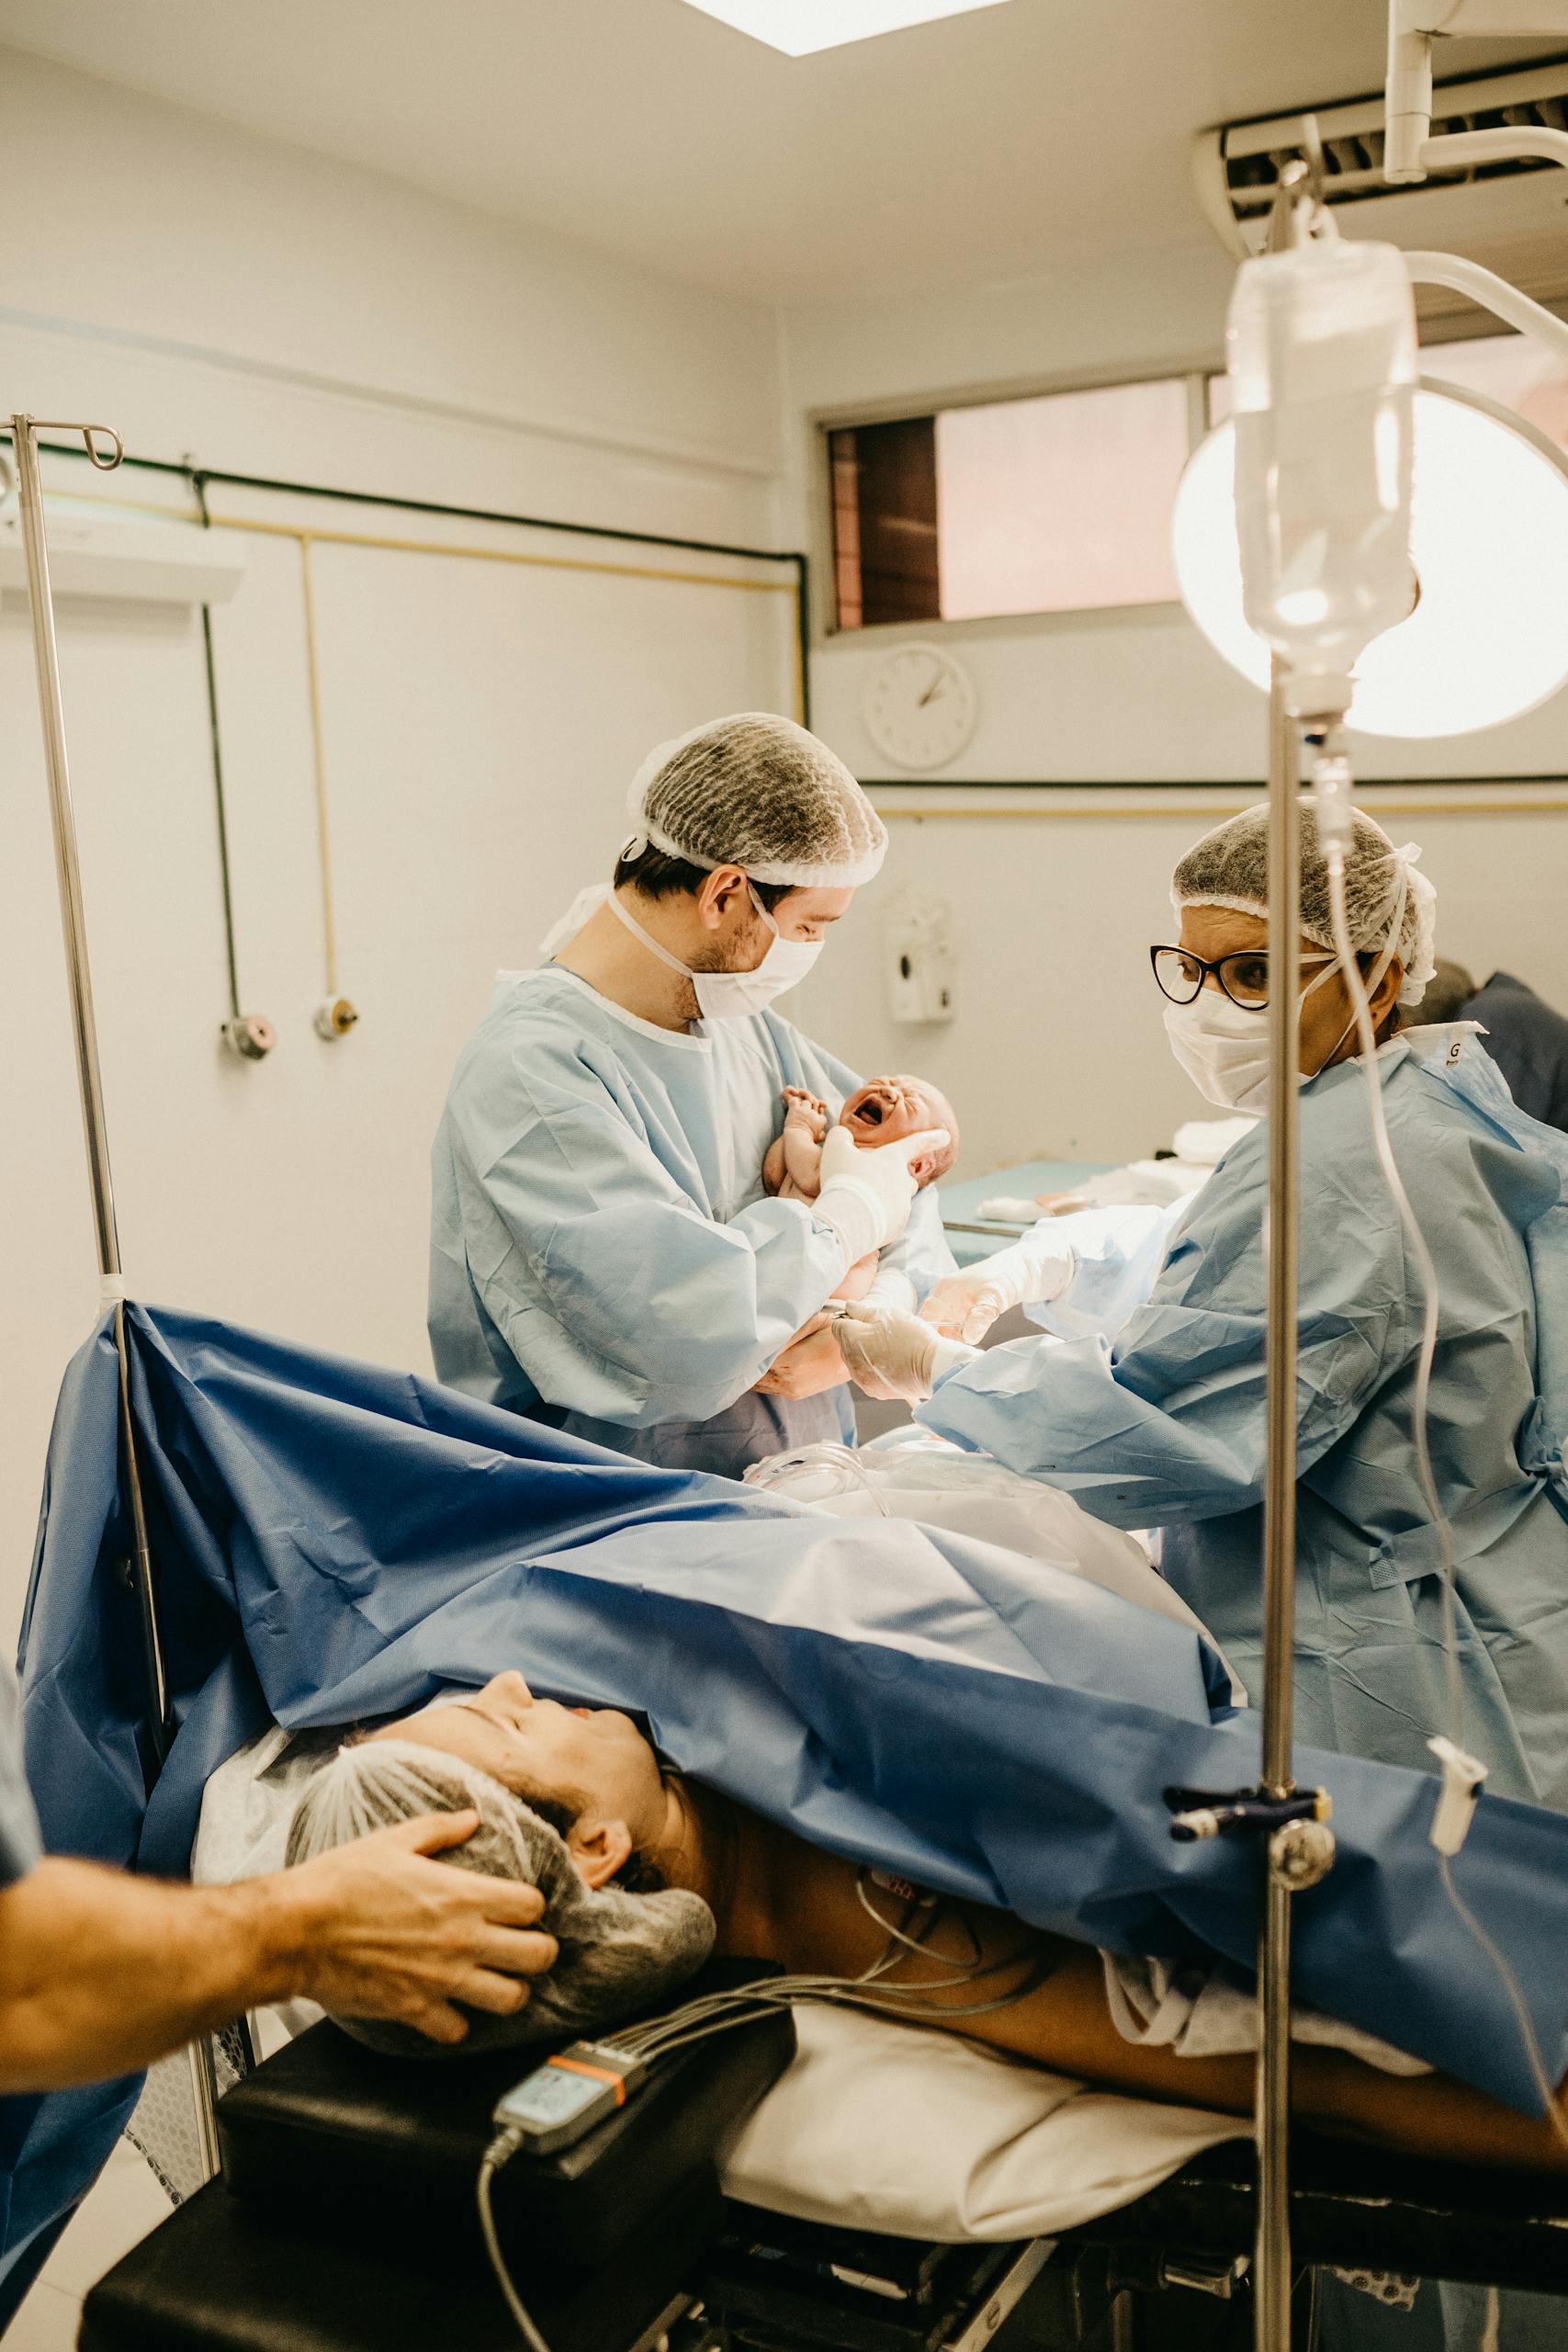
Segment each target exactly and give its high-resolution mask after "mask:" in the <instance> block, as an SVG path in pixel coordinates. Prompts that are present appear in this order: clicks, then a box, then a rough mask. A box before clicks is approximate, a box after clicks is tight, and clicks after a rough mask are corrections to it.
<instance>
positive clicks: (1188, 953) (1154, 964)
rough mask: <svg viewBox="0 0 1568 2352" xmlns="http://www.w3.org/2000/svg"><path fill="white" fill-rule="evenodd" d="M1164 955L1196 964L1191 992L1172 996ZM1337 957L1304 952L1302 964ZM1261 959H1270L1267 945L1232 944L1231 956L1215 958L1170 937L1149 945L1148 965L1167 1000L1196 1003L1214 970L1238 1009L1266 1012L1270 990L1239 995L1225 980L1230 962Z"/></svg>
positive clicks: (1331, 960)
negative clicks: (1161, 969)
mask: <svg viewBox="0 0 1568 2352" xmlns="http://www.w3.org/2000/svg"><path fill="white" fill-rule="evenodd" d="M1161 956H1183V957H1185V959H1186V961H1187V962H1188V963H1189V964H1196V965H1197V967H1198V985H1197V987H1196V988H1195V989H1193V990H1192V993H1191V995H1190V996H1173V995H1172V994H1171V991H1170V990H1169V989H1168V988H1167V987H1166V984H1165V982H1164V981H1163V980H1162V979H1161V978H1160V973H1159V959H1160V957H1161ZM1259 961H1261V962H1262V963H1263V964H1264V965H1265V966H1267V964H1268V961H1269V950H1268V949H1267V948H1266V947H1233V948H1232V950H1231V952H1230V954H1229V955H1228V956H1214V957H1213V960H1212V961H1211V960H1210V959H1209V958H1208V957H1207V956H1195V955H1194V954H1193V953H1192V950H1191V949H1190V947H1178V946H1173V945H1172V944H1170V943H1169V942H1165V943H1163V944H1156V945H1155V946H1153V947H1151V948H1150V949H1149V969H1150V970H1151V971H1152V972H1153V974H1154V976H1155V986H1156V989H1158V990H1159V992H1160V994H1161V996H1163V997H1164V998H1165V1000H1166V1001H1167V1003H1168V1004H1196V1003H1197V1001H1198V999H1199V998H1200V997H1201V995H1202V993H1203V989H1204V988H1205V986H1206V984H1207V982H1208V979H1209V976H1210V974H1211V973H1213V977H1214V978H1215V979H1216V980H1218V982H1219V984H1220V987H1221V989H1222V990H1223V991H1224V995H1225V996H1226V998H1227V999H1228V1000H1229V1001H1230V1002H1231V1003H1232V1004H1234V1005H1235V1008H1236V1010H1237V1012H1268V1010H1269V997H1268V992H1267V990H1265V992H1264V994H1263V995H1262V996H1260V997H1258V996H1250V997H1239V996H1236V995H1235V993H1234V992H1233V991H1232V989H1231V988H1230V986H1229V983H1228V982H1227V981H1226V978H1225V966H1226V965H1227V964H1256V963H1258V962H1259ZM1336 961H1337V958H1336V957H1335V956H1303V957H1302V961H1301V968H1302V969H1303V970H1305V969H1306V968H1307V967H1309V966H1311V965H1313V964H1332V963H1334V962H1336Z"/></svg>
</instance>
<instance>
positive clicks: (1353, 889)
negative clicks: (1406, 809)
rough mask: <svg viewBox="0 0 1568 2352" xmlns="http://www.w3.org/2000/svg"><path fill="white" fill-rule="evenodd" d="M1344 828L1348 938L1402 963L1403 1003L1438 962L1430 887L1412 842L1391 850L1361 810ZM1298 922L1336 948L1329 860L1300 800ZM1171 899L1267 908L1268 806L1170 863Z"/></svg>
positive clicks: (1421, 988)
mask: <svg viewBox="0 0 1568 2352" xmlns="http://www.w3.org/2000/svg"><path fill="white" fill-rule="evenodd" d="M1351 821H1352V827H1353V831H1352V835H1351V842H1350V847H1349V850H1348V854H1347V855H1346V859H1345V905H1346V912H1347V914H1348V918H1349V926H1350V939H1351V944H1353V945H1354V946H1355V948H1356V949H1357V950H1358V952H1359V953H1365V954H1371V955H1381V954H1382V950H1383V949H1384V948H1385V947H1389V946H1390V945H1391V944H1392V948H1393V954H1394V955H1396V956H1398V957H1399V959H1400V962H1401V963H1402V964H1403V966H1404V985H1403V987H1402V988H1401V989H1400V991H1399V1001H1400V1003H1401V1004H1419V1003H1420V1001H1421V999H1422V997H1423V995H1424V994H1425V992H1426V988H1427V981H1428V980H1429V979H1430V978H1432V975H1433V973H1434V972H1435V971H1436V969H1437V965H1436V962H1435V960H1434V955H1433V949H1434V945H1435V943H1436V939H1437V929H1438V921H1437V907H1438V894H1437V891H1436V890H1435V889H1434V888H1433V887H1432V885H1431V883H1430V882H1428V881H1427V876H1425V875H1424V874H1423V873H1421V872H1420V870H1419V868H1418V867H1417V865H1416V860H1417V859H1418V858H1419V856H1420V854H1421V853H1420V851H1419V849H1417V847H1416V843H1415V842H1405V844H1404V847H1403V848H1402V849H1395V847H1394V845H1393V842H1392V841H1390V839H1389V837H1388V835H1387V834H1386V833H1385V832H1384V831H1383V829H1382V826H1381V825H1378V824H1374V823H1373V821H1372V820H1371V817H1369V816H1368V815H1367V814H1366V812H1365V810H1364V809H1354V810H1353V811H1352V812H1351ZM1301 825H1302V886H1301V918H1300V919H1301V929H1302V933H1303V937H1304V938H1307V939H1310V940H1312V941H1313V942H1314V944H1316V945H1317V946H1319V947H1325V948H1326V949H1327V950H1328V952H1329V954H1330V955H1332V954H1333V953H1334V923H1333V919H1332V916H1331V914H1330V911H1329V903H1328V863H1327V860H1326V859H1325V856H1324V854H1323V850H1322V847H1321V846H1320V844H1319V842H1318V838H1317V820H1316V818H1315V816H1314V813H1313V810H1312V809H1311V807H1310V805H1309V804H1308V803H1306V802H1304V801H1303V804H1302V812H1301ZM1170 899H1171V904H1172V905H1173V906H1174V907H1175V909H1176V910H1177V912H1178V913H1180V911H1181V910H1182V908H1183V907H1230V908H1232V909H1234V910H1235V912H1236V913H1237V914H1244V915H1261V916H1265V917H1266V916H1267V915H1268V912H1269V810H1268V808H1267V807H1266V806H1261V807H1258V808H1257V809H1243V810H1242V812H1241V814H1240V815H1239V816H1238V817H1228V818H1227V819H1226V820H1225V821H1224V824H1223V825H1216V826H1215V828H1214V830H1213V832H1212V833H1205V834H1204V836H1203V838H1202V840H1201V842H1196V843H1194V845H1193V847H1192V848H1191V849H1190V850H1189V851H1188V853H1187V854H1186V856H1185V857H1184V858H1183V859H1182V861H1181V863H1180V865H1179V866H1178V867H1177V869H1176V875H1175V878H1174V879H1173V881H1172V883H1171V886H1170Z"/></svg>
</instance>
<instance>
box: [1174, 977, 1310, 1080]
mask: <svg viewBox="0 0 1568 2352" xmlns="http://www.w3.org/2000/svg"><path fill="white" fill-rule="evenodd" d="M1337 964H1338V958H1337V956H1335V957H1331V958H1330V959H1329V961H1328V962H1327V963H1326V964H1325V967H1324V968H1323V970H1322V971H1321V972H1319V974H1318V975H1317V978H1315V979H1314V980H1309V981H1308V983H1307V985H1306V987H1305V988H1304V989H1303V991H1302V998H1301V1001H1302V1003H1303V1004H1304V1003H1305V1002H1306V1001H1307V998H1308V997H1309V996H1310V995H1311V994H1312V992H1313V989H1316V988H1321V987H1322V986H1323V983H1324V981H1325V980H1326V979H1327V978H1328V977H1329V975H1330V973H1332V972H1333V971H1335V970H1336V969H1337ZM1299 1017H1300V1016H1299V1014H1298V1018H1299ZM1165 1034H1166V1035H1167V1036H1168V1038H1169V1039H1170V1050H1171V1052H1172V1053H1173V1054H1174V1055H1175V1056H1176V1058H1177V1060H1178V1061H1179V1063H1180V1064H1181V1067H1182V1069H1184V1070H1185V1071H1186V1072H1187V1075H1188V1077H1189V1078H1190V1080H1192V1083H1193V1085H1194V1086H1195V1087H1196V1088H1197V1089H1198V1091H1199V1093H1200V1094H1201V1095H1202V1096H1203V1097H1204V1099H1205V1101H1207V1102H1210V1103H1213V1104H1214V1105H1215V1107H1216V1108H1217V1109H1219V1110H1222V1111H1250V1112H1262V1111H1266V1110H1267V1109H1268V1107H1269V1015H1268V1013H1267V1012H1263V1011H1258V1012H1248V1011H1247V1007H1246V1006H1245V1005H1241V1004H1233V1003H1232V1002H1231V1000H1230V998H1229V997H1228V996H1226V995H1225V994H1224V990H1223V989H1211V988H1201V989H1199V991H1198V993H1197V995H1196V996H1195V997H1194V998H1193V1000H1192V1001H1191V1003H1190V1004H1168V1005H1167V1006H1166V1008H1165ZM1336 1051H1337V1047H1336ZM1308 1075H1310V1073H1308V1072H1305V1071H1303V1072H1302V1073H1301V1074H1300V1075H1299V1076H1298V1078H1297V1081H1296V1082H1297V1084H1298V1085H1300V1086H1304V1085H1305V1084H1306V1081H1307V1077H1308Z"/></svg>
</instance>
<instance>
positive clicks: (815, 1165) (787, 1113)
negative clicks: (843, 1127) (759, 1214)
mask: <svg viewBox="0 0 1568 2352" xmlns="http://www.w3.org/2000/svg"><path fill="white" fill-rule="evenodd" d="M827 1132H828V1106H827V1104H826V1103H818V1100H817V1097H816V1096H815V1095H814V1094H808V1093H807V1091H806V1089H805V1088H804V1087H803V1086H786V1087H785V1088H784V1132H783V1134H782V1135H781V1136H779V1137H778V1140H777V1141H776V1142H775V1143H773V1144H771V1145H770V1146H769V1148H768V1157H767V1159H765V1160H764V1161H763V1162H762V1182H764V1184H767V1183H768V1168H769V1164H770V1162H772V1161H773V1154H774V1153H775V1152H777V1154H778V1155H779V1159H780V1161H781V1162H782V1168H783V1172H782V1174H781V1177H780V1181H779V1182H778V1183H777V1184H776V1185H773V1184H769V1185H768V1189H769V1191H770V1192H778V1193H783V1195H784V1198H785V1199H786V1200H793V1201H814V1200H815V1199H816V1198H817V1195H818V1193H819V1192H820V1191H821V1189H822V1139H823V1137H824V1136H826V1134H827Z"/></svg>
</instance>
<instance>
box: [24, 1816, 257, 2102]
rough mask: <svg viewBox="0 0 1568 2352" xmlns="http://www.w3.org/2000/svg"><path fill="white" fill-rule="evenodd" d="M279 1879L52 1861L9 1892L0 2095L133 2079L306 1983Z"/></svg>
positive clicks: (44, 1863) (41, 1865) (41, 1864)
mask: <svg viewBox="0 0 1568 2352" xmlns="http://www.w3.org/2000/svg"><path fill="white" fill-rule="evenodd" d="M296 1931H297V1923H296V1922H295V1921H294V1918H293V1915H292V1909H291V1906H290V1905H289V1904H288V1900H287V1895H286V1894H280V1892H279V1889H278V1883H277V1882H276V1881H268V1882H262V1881H257V1882H255V1883H254V1884H252V1885H250V1886H244V1885H242V1886H235V1887H212V1888H207V1887H202V1888H194V1887H185V1886H172V1885H164V1884H160V1883H157V1882H156V1881H152V1880H147V1879H136V1878H132V1877H130V1876H128V1875H127V1874H125V1873H124V1872H121V1871H108V1870H101V1869H99V1868H97V1867H96V1865H95V1864H92V1863H89V1862H73V1861H55V1860H51V1861H44V1862H40V1863H39V1866H38V1867H37V1869H36V1870H34V1871H30V1872H29V1873H28V1876H27V1877H26V1878H24V1879H21V1880H19V1881H18V1882H17V1883H16V1884H15V1885H14V1886H11V1887H8V1888H6V1890H5V1892H4V1894H3V1895H0V2092H12V2091H28V2090H53V2089H57V2088H60V2087H62V2086H66V2085H69V2084H73V2083H85V2082H92V2081H96V2080H99V2079H102V2078H104V2077H107V2076H111V2075H120V2074H127V2073H130V2072H131V2071H132V2070H134V2069H135V2068H136V2067H139V2066H143V2065H146V2064H149V2063H150V2062H151V2061H152V2059H154V2058H158V2057H161V2056H163V2055H164V2052H167V2051H170V2050H173V2049H176V2048H177V2047H178V2046H179V2045H180V2043H181V2042H183V2041H188V2040H189V2039H190V2037H191V2036H192V2035H193V2034H197V2033H200V2032H203V2031H207V2030H210V2029H212V2028H213V2027H216V2026H219V2025H221V2024H223V2023H224V2022H225V2021H226V2020H227V2019H228V2018H231V2017H233V2016H235V2015H236V2014H237V2013H238V2012H239V2011H240V2010H242V2009H245V2008H249V2007H254V2006H257V2005H259V2004H261V2003H263V2002H266V2001H270V2000H277V1999H280V1998H283V1997H285V1996H287V1995H288V1993H289V1992H291V1991H292V1990H294V1989H296V1986H297V1983H298V1973H299V1954H298V1951H297V1950H296V1948H295V1945H296Z"/></svg>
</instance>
